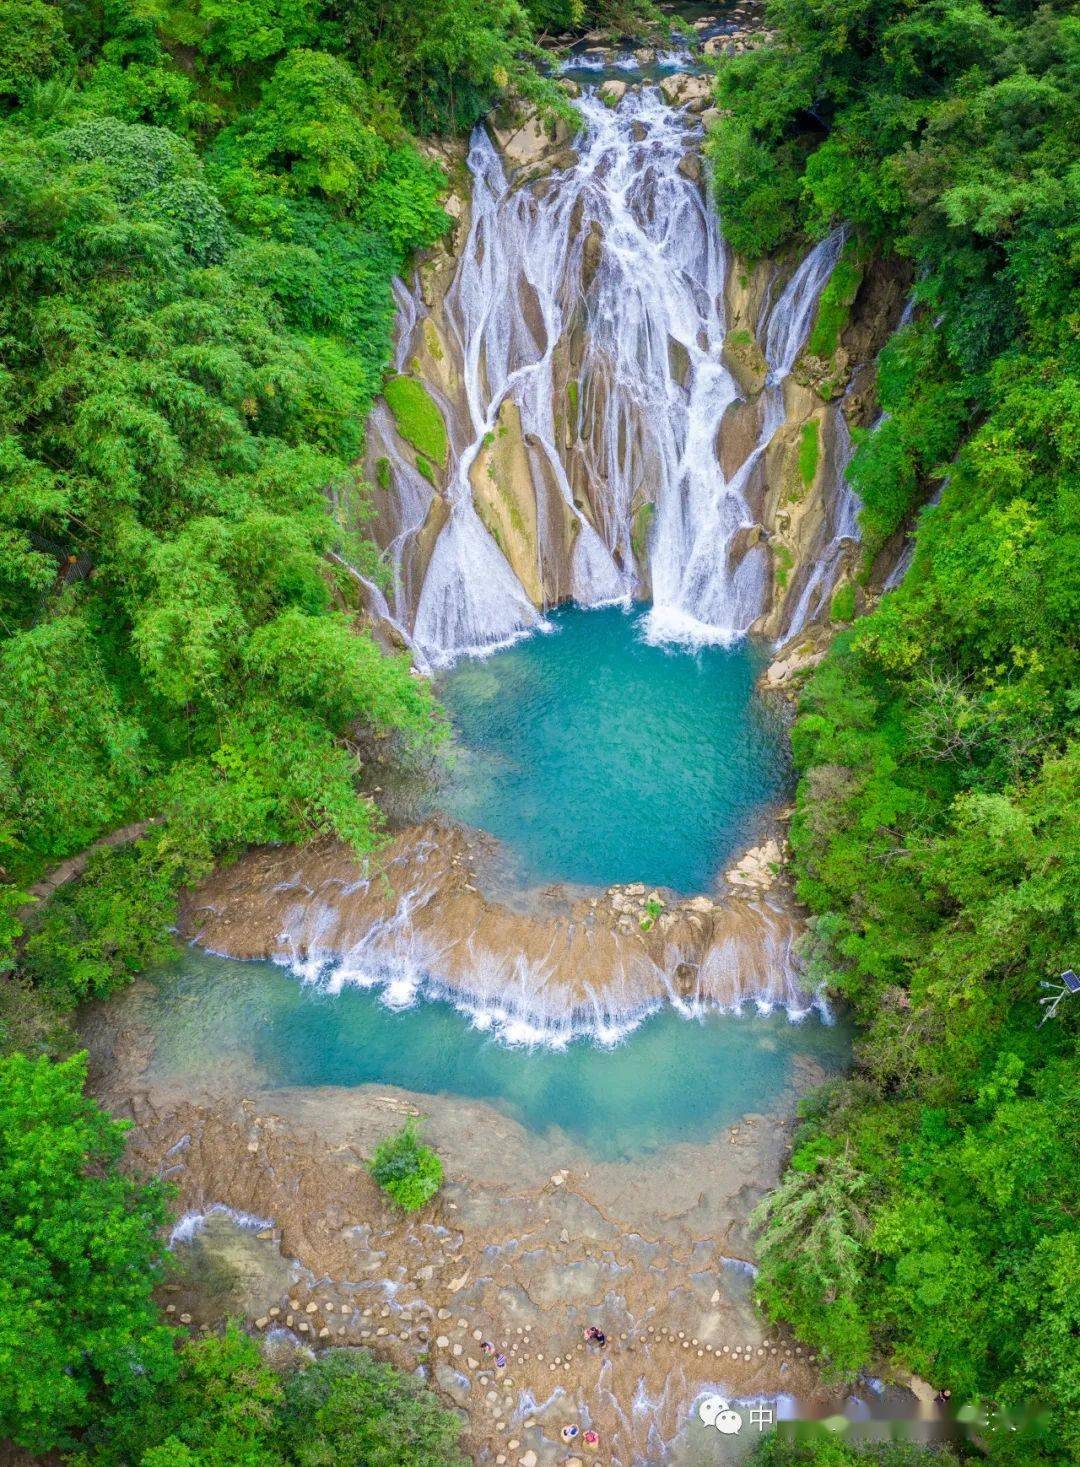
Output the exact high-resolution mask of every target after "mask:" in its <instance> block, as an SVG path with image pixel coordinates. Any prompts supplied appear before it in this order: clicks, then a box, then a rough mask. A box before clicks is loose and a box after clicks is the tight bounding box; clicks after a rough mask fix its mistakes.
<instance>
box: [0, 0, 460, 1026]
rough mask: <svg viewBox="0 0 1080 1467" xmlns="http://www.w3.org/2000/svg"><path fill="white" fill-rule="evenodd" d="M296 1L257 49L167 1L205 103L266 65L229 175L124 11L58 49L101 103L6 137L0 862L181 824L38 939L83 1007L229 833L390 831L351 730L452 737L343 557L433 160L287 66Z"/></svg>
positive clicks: (102, 873)
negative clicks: (75, 61)
mask: <svg viewBox="0 0 1080 1467" xmlns="http://www.w3.org/2000/svg"><path fill="white" fill-rule="evenodd" d="M253 8H254V7H247V9H248V10H249V11H253ZM310 9H311V8H310V7H305V6H303V5H301V4H299V3H298V4H296V5H294V6H290V5H288V4H285V3H282V4H281V5H279V6H277V7H276V8H274V7H271V9H270V10H268V11H266V12H264V19H265V22H266V27H265V34H264V35H263V37H262V39H259V36H258V35H256V31H257V30H258V27H254V26H253V28H252V31H251V36H250V41H251V45H250V49H249V50H248V51H247V52H246V53H245V55H244V56H243V57H241V56H240V54H239V50H238V48H240V47H241V39H240V32H237V33H236V35H235V36H234V38H233V39H232V40H230V41H228V42H226V41H224V40H220V36H221V27H223V26H226V25H227V24H228V23H230V13H229V12H228V11H227V8H226V7H221V6H219V7H216V8H215V7H213V6H204V7H203V9H202V11H201V12H200V18H199V21H198V24H196V23H195V19H194V17H192V16H191V15H185V13H182V12H181V10H180V9H179V7H174V8H172V9H170V10H169V12H168V15H167V16H164V17H163V18H162V25H163V27H164V34H165V35H166V36H167V37H171V38H174V39H176V40H177V41H179V42H181V43H182V44H184V45H187V46H196V47H198V46H200V45H205V48H206V49H205V53H204V55H205V58H206V65H207V66H208V67H209V68H210V70H212V71H213V73H214V76H215V78H216V82H215V85H217V86H219V87H220V85H221V83H222V78H223V76H224V73H223V71H222V67H223V66H225V65H226V63H227V62H228V61H229V58H230V57H232V59H233V61H232V63H230V64H233V63H235V64H236V65H238V66H239V65H241V62H242V63H243V67H244V68H245V70H244V79H242V78H241V77H240V76H239V74H238V75H237V77H236V78H235V82H236V85H237V86H246V85H247V84H248V80H247V79H248V78H250V75H251V73H250V70H249V69H247V68H249V67H250V66H252V65H255V64H256V62H257V61H258V60H259V59H260V55H261V54H262V53H263V52H265V55H264V56H262V59H263V60H265V61H266V62H267V63H268V69H267V72H266V75H265V77H264V79H263V80H264V83H265V85H264V86H262V87H261V92H262V96H261V100H259V99H255V98H253V99H252V104H251V105H248V106H246V107H245V108H244V109H243V110H242V113H241V116H242V121H236V122H233V123H232V124H231V125H230V126H228V127H226V128H224V129H222V130H219V131H218V132H217V134H216V136H212V137H211V138H210V146H209V153H210V156H211V158H212V166H211V167H209V168H208V167H207V166H205V165H204V162H203V159H202V157H201V156H200V154H199V152H198V150H197V148H196V147H195V146H194V145H193V144H192V142H191V141H190V140H189V139H188V138H186V137H184V136H181V135H179V134H178V133H177V131H175V130H174V128H173V127H166V126H161V125H154V124H152V123H151V122H149V121H146V120H143V119H144V117H146V116H150V117H154V116H157V115H168V118H169V121H170V122H171V123H174V124H180V122H181V118H185V119H190V118H192V117H194V116H195V115H196V113H197V112H198V110H199V108H200V107H202V108H203V111H202V118H203V123H204V126H205V124H206V122H207V121H208V120H209V118H210V116H211V113H212V109H210V110H207V107H208V104H205V105H204V104H203V103H200V102H197V101H196V98H195V92H194V91H193V88H192V85H191V82H190V80H189V79H188V78H185V77H183V76H182V74H181V73H180V72H178V71H176V70H175V68H173V67H172V63H171V62H170V61H169V59H168V54H167V52H166V51H165V50H164V49H163V47H162V45H161V40H160V37H159V36H158V35H156V34H155V32H154V30H153V28H152V27H151V26H149V25H148V23H147V22H146V20H145V18H138V17H134V16H132V15H129V14H128V13H127V12H126V11H125V10H123V8H122V7H121V8H118V9H117V10H116V11H110V12H109V13H108V17H107V19H106V20H105V21H104V22H103V24H104V26H105V31H104V33H103V34H99V33H96V32H94V33H91V34H88V35H82V34H81V33H75V32H73V33H72V36H71V44H72V46H73V47H75V48H77V49H79V50H80V51H81V52H83V53H88V54H92V53H93V49H94V48H95V47H103V50H102V54H101V55H100V57H98V59H97V64H96V65H94V64H92V63H91V64H88V65H87V66H86V67H85V68H84V72H83V75H84V78H85V80H84V90H82V91H79V90H76V91H74V92H73V93H72V94H71V95H70V96H69V97H68V98H67V100H66V101H65V102H64V104H63V105H62V106H56V107H52V108H42V109H38V110H34V109H31V108H29V107H27V108H24V109H22V111H17V112H15V113H14V114H12V116H11V117H10V118H9V119H8V121H7V122H6V123H0V197H2V199H3V204H2V205H0V212H2V219H0V287H2V288H0V628H2V634H0V675H2V678H3V681H4V685H5V688H6V689H11V690H13V691H14V693H15V696H13V697H10V698H8V699H5V700H4V702H3V704H2V705H0V864H3V866H4V867H5V868H6V869H7V871H8V872H9V873H10V874H11V875H13V876H14V877H16V878H19V879H21V880H22V881H23V882H24V883H25V884H29V883H28V880H27V878H30V879H32V877H33V876H34V875H36V874H37V872H38V871H40V869H41V868H42V866H43V865H45V864H46V863H47V862H49V861H53V860H56V859H58V858H60V857H63V856H65V855H68V854H70V853H72V852H75V851H78V850H80V849H81V848H83V847H84V846H86V845H88V844H89V843H91V842H92V841H93V840H94V839H95V838H96V837H97V836H99V835H100V834H102V833H103V832H104V831H106V830H108V829H110V828H111V827H113V826H116V825H119V824H123V823H125V822H126V821H130V820H134V819H137V818H140V817H145V816H147V815H150V814H155V815H159V814H165V815H166V816H167V817H168V821H167V829H166V830H165V831H164V832H162V834H161V840H160V841H158V842H156V844H155V850H154V852H153V853H151V854H145V853H144V854H143V855H142V856H140V857H138V860H140V861H142V862H144V865H142V866H141V867H140V877H141V878H143V879H140V880H138V881H135V882H132V884H131V886H130V887H128V888H125V887H124V886H123V878H122V875H121V871H122V868H123V866H124V862H125V861H126V859H127V858H126V857H123V858H118V859H115V860H114V859H113V858H112V857H110V858H108V859H107V860H104V861H103V862H101V863H99V865H98V867H96V868H95V870H94V872H93V873H92V874H91V877H90V878H89V880H88V882H87V884H86V890H85V892H83V893H70V894H66V895H65V897H64V898H63V899H62V900H61V901H60V903H59V905H58V907H57V911H56V914H55V916H52V915H49V916H47V917H46V918H45V920H43V921H41V922H40V923H37V924H36V929H35V931H34V932H33V934H32V936H31V938H30V939H29V940H28V942H27V944H26V946H25V949H24V952H23V959H22V961H23V965H24V969H25V971H26V972H27V973H29V974H31V975H32V976H33V977H34V978H35V980H36V981H38V982H40V983H41V984H42V985H43V989H46V990H48V991H49V992H51V993H53V994H54V995H55V996H56V997H57V998H58V999H59V1000H60V1001H61V1002H63V1003H65V1004H67V1003H70V1002H72V1001H75V1000H77V999H79V998H82V997H86V996H88V995H91V994H94V993H102V992H105V991H107V989H108V988H109V987H110V986H112V984H113V983H115V982H116V981H117V980H118V978H119V977H120V975H121V974H123V973H126V972H129V971H131V970H132V969H133V968H134V967H135V966H137V965H138V964H139V963H141V962H143V961H146V960H147V959H149V958H150V957H152V956H154V955H155V954H156V953H157V952H158V951H159V950H160V943H161V936H160V935H161V933H162V932H163V930H164V928H165V926H166V925H167V923H168V920H169V917H170V914H171V912H172V910H173V900H174V889H175V885H176V883H177V882H179V881H180V880H182V879H190V878H191V877H192V876H193V875H197V874H198V873H199V872H200V871H201V870H204V869H205V867H206V865H207V863H208V861H209V860H211V859H212V858H213V856H214V855H215V854H216V853H218V852H220V851H222V850H224V849H227V848H228V847H229V846H232V845H238V844H242V843H246V842H251V841H261V840H271V841H273V840H296V839H301V840H302V839H306V838H309V837H310V836H312V835H314V834H323V833H334V834H336V835H338V836H339V837H341V838H343V839H345V840H348V841H350V842H351V843H353V844H354V845H355V846H356V847H357V848H358V849H361V850H362V849H366V848H368V847H370V846H371V844H372V842H373V841H374V840H375V839H376V837H377V834H378V820H377V816H376V814H375V812H374V810H373V807H372V806H371V805H370V804H369V803H368V802H367V801H365V800H363V799H361V798H359V797H358V796H357V793H356V774H357V769H358V761H357V754H356V749H357V739H356V734H357V731H358V730H359V729H360V728H362V727H363V726H364V725H369V724H378V725H380V726H381V727H383V728H386V729H392V730H394V731H396V732H397V733H399V734H400V735H401V736H402V737H404V738H406V739H413V738H424V737H426V736H427V735H428V733H429V732H430V730H431V729H432V716H431V703H430V700H429V698H428V697H427V696H426V693H425V690H424V685H423V684H420V683H418V682H417V681H416V680H415V679H413V678H412V677H411V676H410V675H409V674H408V672H407V669H406V668H405V667H404V666H403V665H402V663H401V662H400V660H395V659H392V658H390V659H388V658H385V657H383V655H382V654H381V653H380V652H379V651H378V650H377V649H376V647H375V645H374V644H373V643H372V642H371V641H370V639H369V638H368V637H367V635H366V634H363V633H358V632H357V631H356V629H355V628H354V627H352V626H351V625H350V624H348V623H347V622H346V621H345V620H344V619H343V618H342V617H341V615H340V613H338V612H337V611H336V610H335V609H334V602H333V591H332V578H331V576H330V574H329V573H328V570H327V565H326V561H325V555H326V552H327V550H329V549H332V548H338V547H339V548H341V549H342V550H343V551H344V552H345V553H347V554H350V555H351V556H352V557H353V558H354V559H358V560H359V562H360V563H364V561H365V558H367V557H369V555H370V552H369V550H368V549H366V548H365V546H364V544H363V543H359V536H358V529H359V526H358V525H357V524H355V523H353V524H339V523H336V522H335V521H334V520H333V519H332V518H331V515H330V513H329V509H328V500H327V494H326V491H327V488H328V487H330V486H333V488H334V490H335V495H334V497H335V500H336V502H337V503H339V504H346V503H347V504H348V505H349V506H350V513H352V514H354V515H355V514H358V513H359V514H362V513H363V512H364V504H363V495H362V494H361V493H360V492H358V490H357V487H356V485H355V480H354V476H353V474H352V471H351V470H350V469H349V468H348V464H349V463H350V462H351V461H352V460H355V459H356V457H357V456H358V455H359V453H360V452H361V449H362V425H363V422H364V419H365V417H366V415H367V412H368V409H369V407H370V404H371V402H372V400H373V398H374V396H375V394H376V393H377V392H378V390H379V389H380V386H381V382H382V376H383V372H384V369H385V363H386V358H387V355H388V351H389V339H390V323H391V320H392V314H393V300H392V293H391V289H390V282H391V278H392V276H393V274H394V272H395V271H397V270H400V269H401V268H403V266H404V262H405V259H406V258H407V256H408V254H409V253H410V252H411V251H412V250H413V249H414V248H416V247H417V246H418V245H419V244H422V243H426V242H428V241H430V240H431V239H433V238H434V237H435V236H436V235H437V234H438V233H439V232H440V230H441V229H442V228H444V227H445V216H444V215H443V213H442V210H441V209H440V208H439V206H438V193H439V189H440V187H441V174H440V173H439V171H438V169H436V168H434V167H433V166H432V165H430V164H428V163H426V162H425V161H424V160H423V159H422V158H421V157H420V155H419V154H418V153H417V152H416V151H415V149H414V148H413V147H412V145H411V143H410V142H409V140H408V138H407V136H406V135H405V133H404V131H403V129H402V126H401V123H400V119H399V118H398V114H397V112H396V109H395V107H394V104H393V103H392V102H391V101H390V100H388V99H387V98H386V97H385V96H383V95H381V94H379V93H376V92H375V91H374V90H373V89H372V88H371V87H370V86H369V85H368V84H367V83H366V82H364V81H362V80H361V78H360V76H359V74H358V73H357V72H355V71H354V70H353V68H352V67H351V65H350V64H349V62H348V61H346V60H345V59H344V58H342V57H340V56H337V55H331V54H329V53H325V52H314V51H311V50H291V51H290V50H288V47H289V46H293V45H295V40H296V37H297V36H298V35H299V34H300V32H303V34H304V35H305V36H309V35H310V37H311V38H312V39H314V33H313V32H311V27H310V25H309V23H308V22H309V20H310V19H311V15H310V14H309V12H310ZM59 13H60V12H52V11H50V15H54V16H55V14H59ZM305 17H307V19H305ZM236 18H237V17H235V16H233V17H232V19H236ZM252 18H253V17H252V16H251V15H249V19H252ZM110 28H112V29H110ZM271 33H273V34H275V35H276V34H280V35H281V36H283V37H284V38H285V39H284V41H282V42H281V43H280V44H281V45H283V46H285V48H286V51H287V54H286V55H284V56H283V57H281V58H278V57H277V55H276V51H275V48H276V47H277V46H278V44H279V43H278V41H272V40H271V39H267V38H268V37H271ZM215 37H217V38H219V39H214V38H215ZM219 40H220V44H219ZM28 54H29V53H28ZM196 71H198V68H197V67H196ZM136 73H137V74H136ZM155 77H156V78H157V81H154V80H153V78H155ZM170 77H179V78H180V81H179V82H178V83H177V85H175V86H173V85H172V83H171V82H168V81H167V79H168V78H170ZM162 78H166V81H165V82H163V81H162V80H161V79H162ZM159 83H160V85H159ZM35 95H36V94H35ZM140 98H141V100H139V99H140ZM110 108H115V109H116V110H117V111H118V112H119V113H120V114H121V115H119V116H117V115H110V114H109V109H110ZM140 113H141V114H142V115H141V116H140ZM132 859H135V858H132ZM110 872H112V873H113V874H112V875H109V873H110ZM15 937H16V933H15V932H14V931H13V930H12V928H11V926H10V924H9V923H7V922H5V928H4V931H3V934H2V942H3V948H2V949H0V952H2V953H4V954H10V952H11V948H12V943H13V941H14V940H15Z"/></svg>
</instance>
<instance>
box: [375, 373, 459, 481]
mask: <svg viewBox="0 0 1080 1467" xmlns="http://www.w3.org/2000/svg"><path fill="white" fill-rule="evenodd" d="M383 396H384V397H385V398H386V404H387V407H389V409H390V411H391V412H392V413H393V415H394V423H395V425H396V426H397V430H398V432H399V433H400V434H401V436H402V438H404V440H405V442H406V443H410V444H411V445H412V446H413V448H415V449H416V451H417V453H422V454H425V455H426V456H427V457H428V458H429V459H432V460H433V461H434V462H435V463H437V464H440V465H442V464H445V463H446V457H447V452H448V448H449V445H448V443H447V438H446V424H445V423H444V422H443V416H442V413H441V412H440V411H439V409H438V406H437V404H436V402H435V400H434V398H433V397H432V396H431V394H430V393H429V392H428V390H427V388H426V387H425V386H424V384H423V383H422V382H417V381H416V379H415V378H414V377H393V378H391V380H390V381H389V382H388V383H387V384H386V386H385V388H384V389H383Z"/></svg>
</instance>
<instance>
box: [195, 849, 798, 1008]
mask: <svg viewBox="0 0 1080 1467" xmlns="http://www.w3.org/2000/svg"><path fill="white" fill-rule="evenodd" d="M497 848H498V847H497V842H494V841H493V840H492V839H491V838H489V837H486V836H484V835H483V834H482V833H480V832H478V831H474V830H469V829H467V828H465V827H461V826H457V825H454V824H451V823H449V822H444V821H429V822H427V823H426V824H423V825H417V826H411V827H409V828H407V829H406V830H404V831H402V832H401V833H400V834H398V835H397V836H396V837H395V839H394V840H393V841H392V842H391V843H390V845H389V846H388V847H387V848H386V849H385V851H384V852H382V853H380V854H379V855H378V856H377V857H372V858H369V859H368V861H367V862H365V863H360V862H358V861H357V859H356V857H355V856H354V855H353V854H352V852H350V851H349V850H348V848H347V847H344V846H342V845H340V844H337V843H326V844H323V845H321V846H317V847H309V848H304V849H297V848H292V847H284V848H273V849H266V850H260V851H252V852H249V853H248V854H246V855H245V856H243V857H241V859H240V860H239V861H237V862H236V863H235V864H234V865H232V866H230V867H228V868H226V869H224V870H222V871H219V872H217V873H216V874H215V875H213V876H211V877H210V878H209V879H208V880H207V881H206V882H204V883H203V884H202V885H201V886H200V887H199V888H197V889H196V890H195V891H194V892H192V893H191V894H189V896H188V897H187V898H186V900H185V903H184V907H183V911H182V913H181V919H180V932H181V934H182V935H183V936H184V937H186V938H188V939H193V940H195V941H197V942H198V943H199V944H200V945H202V946H203V947H206V948H208V949H210V950H211V951H212V952H218V953H223V954H225V955H227V956H230V957H236V958H270V959H274V960H277V961H280V962H285V963H287V964H297V963H306V964H312V963H314V964H316V965H317V964H319V963H326V964H334V965H337V966H339V967H340V968H341V969H342V971H343V972H344V973H345V974H347V973H348V972H349V971H350V969H352V968H356V969H358V970H362V971H363V972H365V973H366V974H369V975H370V974H372V973H379V972H383V973H385V974H386V976H387V980H388V981H389V980H390V979H391V978H392V977H395V976H401V975H408V976H409V979H410V981H411V982H414V983H415V984H416V985H418V986H419V987H421V988H422V989H426V991H427V992H428V993H429V994H432V995H435V994H438V993H440V992H445V991H447V990H451V991H452V992H453V994H454V996H455V998H456V999H460V998H465V999H467V1000H468V999H471V1000H473V1001H474V1002H475V1003H476V1004H477V1005H485V1004H488V1005H490V1004H491V1003H493V1002H496V1001H497V1003H498V1005H499V1006H500V1007H501V1008H502V1009H503V1010H507V1011H511V1012H515V1013H518V1014H520V1015H521V1016H522V1017H527V1018H529V1019H531V1020H533V1021H534V1022H536V1023H537V1024H539V1025H544V1024H545V1023H551V1024H552V1025H558V1024H564V1023H565V1022H566V1021H567V1020H568V1019H569V1020H571V1021H573V1020H574V1019H575V1018H576V1019H580V1020H581V1021H582V1024H586V1023H588V1022H589V1021H593V1020H595V1021H597V1022H603V1021H609V1020H617V1019H618V1018H619V1016H620V1015H628V1014H631V1013H633V1012H636V1011H639V1010H641V1009H642V1008H644V1007H647V1006H650V1005H655V1004H657V1003H658V1002H663V1001H668V1000H673V999H679V1000H681V1001H686V1000H689V1001H691V1002H695V1003H701V1004H707V1005H712V1006H718V1007H722V1008H734V1007H737V1006H738V1005H739V1004H741V1003H743V1002H744V1001H746V1000H748V999H756V1000H759V1001H761V1002H766V1003H770V1004H780V1005H783V1006H784V1007H787V1008H789V1009H804V1008H806V1007H807V1005H808V1002H809V996H808V995H807V993H806V992H805V991H804V990H803V989H802V988H801V987H800V979H799V973H798V971H797V968H796V965H795V962H794V958H793V955H792V949H793V945H794V941H795V939H796V937H797V936H798V934H799V931H800V919H799V917H798V915H797V914H796V912H795V911H794V909H793V907H792V906H791V903H790V899H789V898H788V896H787V895H786V892H785V890H784V888H783V886H782V885H778V886H777V887H776V889H775V890H773V891H770V892H769V893H768V895H766V894H765V891H764V884H763V883H761V882H747V883H745V885H747V886H750V887H757V888H758V889H757V890H755V891H752V892H750V893H748V894H739V893H732V892H730V891H729V890H728V889H725V888H723V886H722V885H718V887H717V889H716V891H715V893H713V894H711V895H710V894H704V895H699V896H697V897H691V898H681V899H680V898H679V897H677V896H676V895H675V894H674V893H672V892H669V891H667V890H666V889H665V890H663V891H659V890H657V891H651V890H647V889H646V888H645V887H644V885H641V884H637V885H629V886H622V887H611V888H609V889H608V890H607V891H603V892H596V891H595V890H593V889H591V888H575V887H568V886H558V885H553V886H549V887H545V888H542V889H540V890H538V891H534V892H531V893H519V894H518V899H517V901H516V902H515V903H514V904H513V905H511V904H510V903H508V902H506V901H502V900H496V899H495V898H494V897H492V896H489V895H487V894H485V892H484V890H483V889H482V885H483V875H482V873H483V870H484V865H485V860H487V859H492V858H493V857H494V855H495V853H496V851H497ZM769 884H770V885H773V883H772V882H770V883H769Z"/></svg>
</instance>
